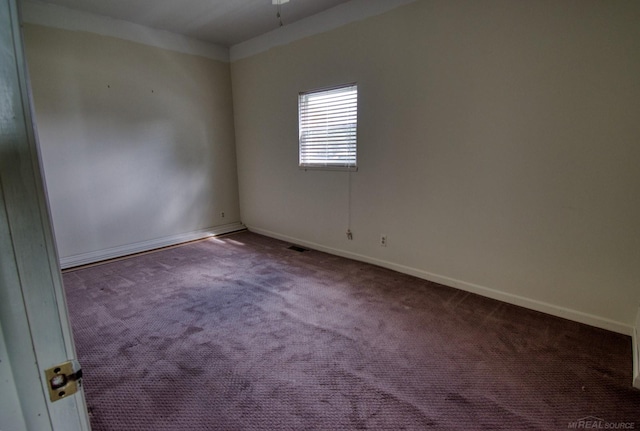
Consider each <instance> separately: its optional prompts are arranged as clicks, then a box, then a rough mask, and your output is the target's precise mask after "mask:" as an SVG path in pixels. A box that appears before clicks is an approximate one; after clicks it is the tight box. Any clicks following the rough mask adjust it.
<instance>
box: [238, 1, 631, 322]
mask: <svg viewBox="0 0 640 431" xmlns="http://www.w3.org/2000/svg"><path fill="white" fill-rule="evenodd" d="M638 22H640V2H637V1H616V2H606V1H596V0H566V1H561V2H559V1H542V0H535V1H526V2H525V1H511V0H487V1H482V2H477V1H475V0H438V1H428V0H421V1H417V2H415V3H412V4H409V5H406V6H402V7H400V8H398V9H395V10H393V11H390V12H387V13H385V14H383V15H379V16H376V17H371V18H368V19H366V20H364V21H360V22H355V23H352V24H349V25H346V26H343V27H341V28H339V29H335V30H331V31H328V32H326V33H323V34H319V35H315V36H311V37H307V38H305V39H302V40H299V41H297V42H293V43H290V44H288V45H285V46H280V47H275V48H273V49H271V50H269V51H266V52H262V53H259V54H255V55H252V56H249V57H247V58H243V59H240V60H236V61H234V62H233V63H232V80H233V99H234V109H235V126H236V146H237V155H238V166H239V182H240V207H241V211H242V215H243V222H244V223H245V224H246V225H247V226H248V227H249V228H251V229H254V230H256V231H259V232H264V233H268V234H270V235H273V236H276V237H280V238H288V239H290V240H292V241H297V242H300V243H303V244H308V245H313V246H316V247H319V248H321V249H324V250H330V251H333V252H336V253H339V254H343V255H347V256H352V257H357V258H359V259H362V260H368V261H371V262H375V263H379V264H382V265H385V266H389V267H393V268H396V269H400V270H403V271H405V272H408V273H413V274H416V275H419V276H423V277H425V278H430V279H433V280H437V281H441V282H445V283H446V284H450V285H453V286H457V287H460V288H463V289H467V290H471V291H476V292H479V293H482V294H485V295H488V296H492V297H496V298H500V299H503V300H506V301H509V302H513V303H517V304H521V305H525V306H528V307H531V308H534V309H539V310H543V311H546V312H550V313H553V314H556V315H560V316H565V317H569V318H572V319H575V320H578V321H583V322H586V323H590V324H594V325H597V326H601V327H605V328H608V329H613V330H616V331H620V332H625V333H631V328H632V326H633V322H634V318H635V310H636V309H637V306H638V304H639V303H640V265H639V264H638V262H640V246H639V245H640V223H638V220H640V169H639V168H638V166H639V160H640V145H638V143H639V142H640V121H638V118H640V85H639V84H638V83H639V81H638V77H639V76H640V56H639V55H638V52H640V26H639V25H638ZM282 31H286V27H285V28H284V29H282ZM232 54H233V49H232ZM232 58H234V56H233V55H232ZM352 81H357V82H358V84H359V92H360V112H359V143H358V145H359V148H358V151H359V154H358V157H359V171H358V172H357V173H354V174H352V177H351V199H352V202H351V230H352V231H353V233H354V239H353V241H348V240H347V238H346V235H345V230H346V228H347V220H348V208H349V206H348V177H347V175H348V174H347V173H344V172H319V171H309V172H305V171H301V170H298V168H297V94H298V92H299V91H303V90H308V89H313V88H317V87H323V86H327V85H335V84H339V83H346V82H352ZM382 233H383V234H386V235H387V236H388V247H386V248H383V247H380V246H379V245H378V241H379V237H380V234H382Z"/></svg>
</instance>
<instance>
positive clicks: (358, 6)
mask: <svg viewBox="0 0 640 431" xmlns="http://www.w3.org/2000/svg"><path fill="white" fill-rule="evenodd" d="M415 1H416V0H352V1H350V2H347V3H343V4H341V5H338V6H336V7H333V8H331V9H327V10H326V11H324V12H320V13H318V14H316V15H313V16H310V17H308V18H305V19H302V20H300V21H296V22H294V23H292V24H288V25H285V26H284V27H280V28H278V29H276V30H273V31H270V32H269V33H265V34H263V35H262V36H258V37H255V38H253V39H249V40H247V41H245V42H241V43H239V44H237V45H234V46H232V47H231V50H230V59H231V61H232V62H233V61H237V60H241V59H243V58H246V57H251V56H253V55H256V54H259V53H261V52H264V51H267V50H269V49H271V48H274V47H277V46H281V45H286V44H289V43H291V42H295V41H296V40H299V39H302V38H305V37H309V36H313V35H316V34H320V33H324V32H327V31H329V30H333V29H335V28H338V27H342V26H344V25H346V24H349V23H352V22H355V21H361V20H363V19H366V18H369V17H372V16H375V15H380V14H383V13H385V12H388V11H390V10H392V9H395V8H397V7H399V6H403V5H406V4H409V3H413V2H415Z"/></svg>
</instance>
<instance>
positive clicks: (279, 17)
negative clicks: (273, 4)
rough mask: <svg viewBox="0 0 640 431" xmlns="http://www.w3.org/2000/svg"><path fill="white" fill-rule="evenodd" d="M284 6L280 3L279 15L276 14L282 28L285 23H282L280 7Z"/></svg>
mask: <svg viewBox="0 0 640 431" xmlns="http://www.w3.org/2000/svg"><path fill="white" fill-rule="evenodd" d="M281 6H282V5H281V4H280V2H278V13H277V14H276V17H277V18H278V22H279V23H280V27H282V26H283V25H284V23H283V22H282V14H281V13H280V7H281Z"/></svg>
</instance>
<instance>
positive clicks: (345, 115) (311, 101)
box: [298, 84, 358, 170]
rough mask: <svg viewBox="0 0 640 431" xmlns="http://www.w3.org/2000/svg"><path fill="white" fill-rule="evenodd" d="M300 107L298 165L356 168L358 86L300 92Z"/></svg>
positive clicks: (321, 167) (324, 167)
mask: <svg viewBox="0 0 640 431" xmlns="http://www.w3.org/2000/svg"><path fill="white" fill-rule="evenodd" d="M298 106H299V109H298V123H299V141H300V147H299V148H300V152H299V166H300V167H301V168H318V169H348V170H355V169H356V167H357V163H356V161H357V158H356V155H357V151H356V150H357V145H356V141H357V129H358V86H357V85H356V84H349V85H344V86H340V87H334V88H329V89H323V90H315V91H309V92H304V93H300V95H299V96H298Z"/></svg>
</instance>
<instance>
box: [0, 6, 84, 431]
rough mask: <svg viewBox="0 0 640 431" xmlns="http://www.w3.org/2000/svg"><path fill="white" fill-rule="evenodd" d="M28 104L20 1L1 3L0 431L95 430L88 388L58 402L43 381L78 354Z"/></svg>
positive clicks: (67, 395)
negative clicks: (48, 371) (91, 424)
mask: <svg viewBox="0 0 640 431" xmlns="http://www.w3.org/2000/svg"><path fill="white" fill-rule="evenodd" d="M30 106H31V102H30V93H29V85H28V79H27V73H26V67H25V63H24V54H23V44H22V37H21V31H20V21H19V17H18V8H17V0H0V385H2V387H1V390H0V430H1V431H14V430H16V431H22V430H63V431H76V430H89V421H88V416H87V408H86V404H85V400H84V394H83V392H82V390H80V391H78V392H77V393H76V394H73V395H72V394H67V393H64V397H63V398H62V399H60V400H58V401H55V402H52V401H51V399H50V395H49V382H48V380H47V378H46V377H45V370H46V369H49V368H55V366H56V365H57V364H60V363H64V362H66V361H68V360H71V359H75V349H74V345H73V338H72V335H71V330H70V326H69V321H68V316H67V308H66V302H65V297H64V292H63V290H62V280H61V275H60V269H59V264H58V257H57V252H56V249H55V242H54V239H53V233H52V228H51V222H50V218H49V210H48V206H47V200H46V194H45V187H44V182H43V179H42V174H41V167H40V166H41V164H40V159H39V155H38V146H37V140H36V134H35V128H34V125H33V122H32V111H31V108H30ZM61 392H62V391H57V393H58V394H60V393H61Z"/></svg>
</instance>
